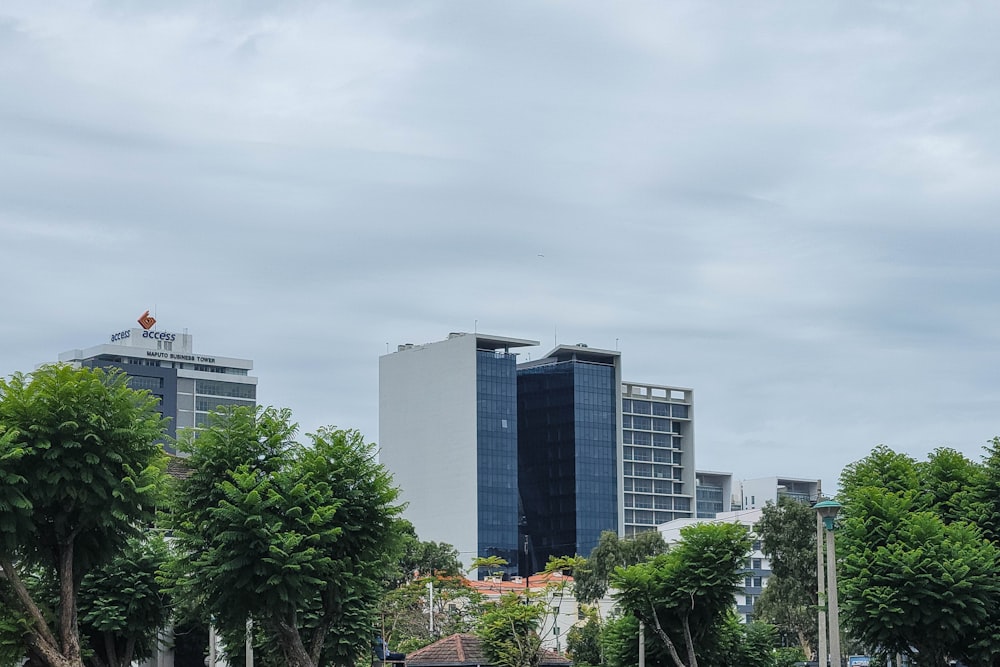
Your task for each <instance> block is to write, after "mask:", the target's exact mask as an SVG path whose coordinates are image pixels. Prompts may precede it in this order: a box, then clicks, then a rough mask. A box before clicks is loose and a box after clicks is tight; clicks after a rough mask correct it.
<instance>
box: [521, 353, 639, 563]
mask: <svg viewBox="0 0 1000 667" xmlns="http://www.w3.org/2000/svg"><path fill="white" fill-rule="evenodd" d="M620 396H621V354H620V353H618V352H614V351H609V350H598V349H594V348H590V347H587V346H586V345H561V346H559V347H557V348H555V349H554V350H552V351H551V352H550V353H549V354H548V355H547V356H545V357H543V358H541V359H537V360H534V361H529V362H526V363H522V364H520V365H519V366H518V368H517V408H518V413H517V416H518V422H517V438H518V444H517V450H518V484H519V488H520V494H521V502H522V506H523V512H524V526H523V529H522V539H523V540H524V554H525V556H526V561H527V562H526V563H525V565H526V566H527V567H528V568H529V570H528V571H529V572H537V571H539V570H540V569H541V568H543V567H544V566H545V563H546V562H547V561H548V559H549V557H550V556H565V555H573V554H583V555H588V554H589V553H590V550H591V549H593V548H594V547H595V546H597V542H598V540H599V539H600V536H601V532H603V531H605V530H612V531H615V532H618V531H619V526H621V525H622V521H621V502H620V493H621V488H622V486H621V466H620V465H619V462H620V460H621V428H620V426H619V425H620V424H621V413H620V408H621V402H620Z"/></svg>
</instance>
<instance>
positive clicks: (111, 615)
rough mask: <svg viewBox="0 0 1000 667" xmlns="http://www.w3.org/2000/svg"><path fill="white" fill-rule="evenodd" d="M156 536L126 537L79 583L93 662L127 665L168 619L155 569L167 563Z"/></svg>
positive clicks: (149, 651)
mask: <svg viewBox="0 0 1000 667" xmlns="http://www.w3.org/2000/svg"><path fill="white" fill-rule="evenodd" d="M167 558H168V552H167V544H166V542H165V541H164V539H163V538H162V537H161V536H160V535H155V534H154V535H148V536H143V537H135V538H132V539H131V540H130V541H129V542H128V544H127V545H126V547H125V549H124V550H123V551H122V552H121V553H120V554H119V555H118V556H117V557H115V558H114V559H112V560H110V561H108V562H107V563H104V564H102V565H101V566H99V567H97V568H95V569H94V570H91V571H90V572H88V573H87V574H86V575H85V576H84V578H83V582H82V583H81V585H80V625H81V628H82V631H83V633H84V634H85V635H86V636H87V638H88V640H89V641H88V643H89V646H90V648H91V649H92V651H93V657H92V658H91V660H90V661H91V662H92V663H93V664H94V665H95V666H96V667H128V665H131V664H132V661H133V660H141V659H144V658H148V657H150V656H152V655H153V652H154V650H155V647H156V637H157V634H158V631H159V630H161V629H162V628H163V627H165V626H166V624H167V621H168V620H169V606H168V603H167V600H166V599H165V595H164V594H163V592H162V591H161V585H160V574H161V572H162V570H163V568H164V565H165V564H166V562H167Z"/></svg>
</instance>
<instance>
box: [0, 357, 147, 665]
mask: <svg viewBox="0 0 1000 667" xmlns="http://www.w3.org/2000/svg"><path fill="white" fill-rule="evenodd" d="M156 405H157V401H156V399H155V398H154V397H152V396H151V395H150V394H149V392H145V391H142V392H140V391H134V390H132V389H130V388H129V387H128V385H127V383H126V378H125V376H124V375H123V374H120V373H114V372H113V373H106V372H105V371H103V370H101V369H93V370H92V369H86V368H71V367H69V366H63V365H54V366H43V367H42V368H40V369H38V370H37V371H35V372H34V373H32V374H30V375H24V374H20V373H18V374H15V375H13V376H12V377H11V378H10V379H9V380H0V570H2V578H3V579H4V582H3V583H4V585H3V586H0V595H4V600H3V602H4V604H6V605H8V606H9V607H11V608H17V609H19V610H20V611H21V612H22V613H23V617H22V620H23V622H24V629H25V636H24V639H25V641H26V643H27V645H28V648H29V652H30V653H31V654H32V655H33V656H34V657H35V658H36V659H37V660H40V661H44V663H45V664H47V665H50V666H51V667H80V666H82V665H83V658H82V644H81V640H80V629H79V625H78V594H79V587H80V581H81V578H82V577H83V575H84V573H86V572H88V571H90V570H92V569H94V568H96V567H99V566H101V565H102V564H104V563H107V562H108V561H109V560H110V559H112V558H113V557H114V556H115V555H116V554H117V553H119V552H120V551H121V550H122V549H123V548H124V547H125V544H126V542H127V540H128V539H129V538H130V537H132V536H134V535H136V534H137V533H138V532H139V530H140V527H141V526H142V525H144V524H148V523H149V522H150V521H151V520H152V518H153V508H154V507H155V506H156V503H157V496H158V492H159V490H160V489H161V482H162V480H163V467H164V462H163V455H162V452H161V449H160V446H159V445H158V444H157V440H158V439H159V438H161V437H162V436H163V424H164V422H163V419H162V418H161V417H160V415H159V413H158V412H157V411H156ZM36 574H41V575H42V576H47V577H50V578H51V580H52V581H54V582H55V588H56V599H55V603H54V605H50V604H49V602H48V601H47V600H45V599H39V597H38V596H37V595H35V594H33V593H32V590H31V589H30V588H29V585H28V583H27V580H28V578H29V577H31V576H34V575H36Z"/></svg>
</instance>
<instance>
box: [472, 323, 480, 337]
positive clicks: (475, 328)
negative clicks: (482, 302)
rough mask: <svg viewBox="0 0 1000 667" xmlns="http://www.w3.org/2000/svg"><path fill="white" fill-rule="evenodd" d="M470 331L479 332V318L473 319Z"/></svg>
mask: <svg viewBox="0 0 1000 667" xmlns="http://www.w3.org/2000/svg"><path fill="white" fill-rule="evenodd" d="M472 333H474V334H478V333H479V320H475V324H473V325H472Z"/></svg>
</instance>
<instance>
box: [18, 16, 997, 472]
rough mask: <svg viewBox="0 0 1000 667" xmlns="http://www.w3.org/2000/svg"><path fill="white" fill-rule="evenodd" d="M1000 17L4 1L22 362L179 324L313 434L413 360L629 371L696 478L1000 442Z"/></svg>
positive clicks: (365, 411)
mask: <svg viewBox="0 0 1000 667" xmlns="http://www.w3.org/2000/svg"><path fill="white" fill-rule="evenodd" d="M998 14H1000V10H998V9H997V8H996V7H993V6H990V5H984V4H976V3H952V4H949V5H940V4H935V3H917V4H912V3H891V2H890V3H880V4H878V5H871V6H864V7H860V6H851V7H849V8H848V7H840V6H834V5H829V6H817V5H807V4H801V3H791V2H773V3H758V4H752V5H742V6H733V5H727V6H725V7H723V6H721V5H720V6H713V5H707V4H705V3H695V2H691V3H670V4H663V3H644V2H639V3H630V4H627V5H615V6H614V7H611V6H608V5H607V4H605V3H596V2H594V3H592V2H573V3H567V2H550V3H524V2H513V3H503V4H498V3H489V4H481V3H480V4H477V3H462V4H455V3H440V2H418V3H408V4H407V5H405V6H393V5H377V4H374V5H373V4H372V3H352V2H342V3H315V2H305V1H303V2H286V3H271V2H268V3H263V2H261V3H216V4H213V5H210V6H206V5H204V4H203V3H186V2H179V3H163V4H160V5H156V4H154V3H147V2H124V1H121V2H120V1H111V0H108V1H105V2H102V3H96V4H90V5H78V4H76V3H54V4H44V5H39V4H38V3H29V2H23V3H18V2H15V3H9V4H8V5H5V7H4V9H3V10H2V11H0V89H2V90H3V92H4V94H2V95H0V142H2V144H3V146H4V151H3V152H2V154H0V260H2V262H3V266H4V269H5V276H6V278H5V283H4V287H5V289H4V290H3V292H2V293H3V301H2V306H3V312H4V317H3V318H2V321H0V332H2V334H3V340H4V343H5V345H4V346H3V347H4V351H3V353H2V357H0V362H2V363H0V372H3V373H10V372H13V371H15V370H29V369H30V368H32V367H33V366H34V365H35V364H36V363H38V362H41V361H44V360H46V359H52V358H54V357H55V356H56V355H57V354H58V352H60V351H62V350H65V349H69V348H74V347H81V346H89V345H92V344H95V343H97V342H99V341H100V340H102V339H103V337H104V334H105V333H107V332H109V331H112V330H115V329H118V328H120V327H121V326H123V325H126V324H127V323H128V322H130V321H132V319H134V318H135V317H136V316H137V315H138V314H139V313H140V312H142V311H143V310H145V309H146V308H154V307H155V310H156V312H157V317H158V318H159V319H160V321H161V323H162V324H163V325H164V326H166V327H168V328H172V329H175V330H179V329H183V328H185V327H186V328H188V329H190V330H191V332H192V333H194V334H195V337H196V345H197V346H198V347H199V349H202V350H204V351H207V352H213V353H218V354H229V355H233V356H247V357H252V358H254V359H255V360H256V364H257V369H258V373H259V375H260V377H261V396H262V399H263V400H265V401H268V402H273V403H277V404H281V405H287V406H289V407H291V408H292V409H293V410H294V411H295V413H296V415H297V416H298V418H299V419H300V420H301V422H302V425H303V427H304V428H306V429H314V428H316V427H317V426H319V425H321V424H325V423H337V424H340V425H354V426H358V427H360V428H362V430H364V431H365V433H366V434H367V435H368V436H369V437H371V438H373V439H375V438H377V357H378V356H379V355H380V354H383V353H385V350H386V344H387V343H388V345H389V348H390V349H395V348H394V346H395V345H396V344H397V343H402V342H425V341H430V340H436V339H439V338H441V337H443V336H445V335H446V334H447V333H448V332H449V331H452V330H471V329H473V328H474V327H477V326H478V328H479V330H480V331H491V332H496V333H500V334H509V335H514V336H523V337H528V338H535V339H538V340H542V341H543V345H542V346H541V348H542V349H537V350H532V351H531V352H530V353H531V354H533V355H538V354H542V353H544V351H545V349H547V347H548V346H550V344H551V343H552V342H554V340H558V341H559V342H581V341H582V342H588V343H590V344H591V345H595V346H603V347H611V348H613V347H615V346H616V345H617V346H619V347H620V349H621V350H622V352H623V355H624V364H625V372H626V375H627V376H628V377H629V378H633V379H636V380H642V381H649V382H660V383H664V384H677V385H682V386H690V387H694V388H695V390H696V397H697V401H698V405H697V419H698V427H697V435H698V466H699V467H701V468H709V469H722V470H732V471H733V472H734V473H736V475H737V476H738V477H754V476H762V475H767V474H772V473H780V474H787V475H797V476H805V477H810V476H813V477H816V476H819V477H822V478H823V479H824V482H825V483H826V484H827V487H828V488H832V487H833V485H834V483H835V478H836V476H837V474H838V473H839V470H840V468H841V467H842V466H843V465H845V464H846V463H848V462H850V461H852V460H855V459H857V458H860V457H861V456H864V455H865V454H866V453H867V452H868V451H869V450H870V448H871V447H872V446H874V445H875V444H877V443H880V442H885V443H886V444H889V445H892V446H894V447H897V448H900V449H903V450H905V451H909V452H911V453H914V454H915V455H918V456H922V455H924V454H925V453H926V452H927V451H928V450H929V449H931V448H933V447H936V446H940V445H945V444H947V445H951V446H955V447H957V448H960V449H961V450H962V451H964V452H966V453H968V454H970V455H978V453H979V448H980V446H981V445H982V443H983V442H985V440H986V439H987V438H989V437H991V436H992V435H994V434H995V433H997V432H998V431H1000V428H998V424H997V419H996V416H995V413H996V405H997V403H996V400H997V398H998V393H1000V392H998V388H997V383H996V381H995V378H994V377H993V375H994V374H993V373H991V372H990V369H991V368H993V367H995V365H996V362H997V361H998V359H997V356H998V354H997V352H995V351H994V350H996V349H997V345H996V338H997V334H995V333H994V332H995V331H997V330H1000V329H998V324H1000V322H998V320H1000V317H998V316H997V315H996V312H997V308H996V295H997V294H998V293H1000V289H998V288H1000V285H998V274H997V269H996V268H995V261H994V257H995V256H996V255H997V251H998V249H1000V238H998V233H997V232H996V231H995V229H996V224H995V219H996V217H997V213H998V209H1000V202H998V194H997V189H996V187H995V183H996V182H997V180H998V178H997V177H998V175H1000V160H998V155H1000V129H998V121H997V118H1000V113H998V111H1000V109H998V106H1000V93H998V90H1000V88H998V86H997V78H998V76H1000V74H998V73H997V69H996V67H993V66H992V64H993V63H995V62H996V61H997V59H998V56H1000V46H998V45H997V43H996V40H995V37H994V35H995V34H996V32H997V28H998V24H1000V16H998Z"/></svg>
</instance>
